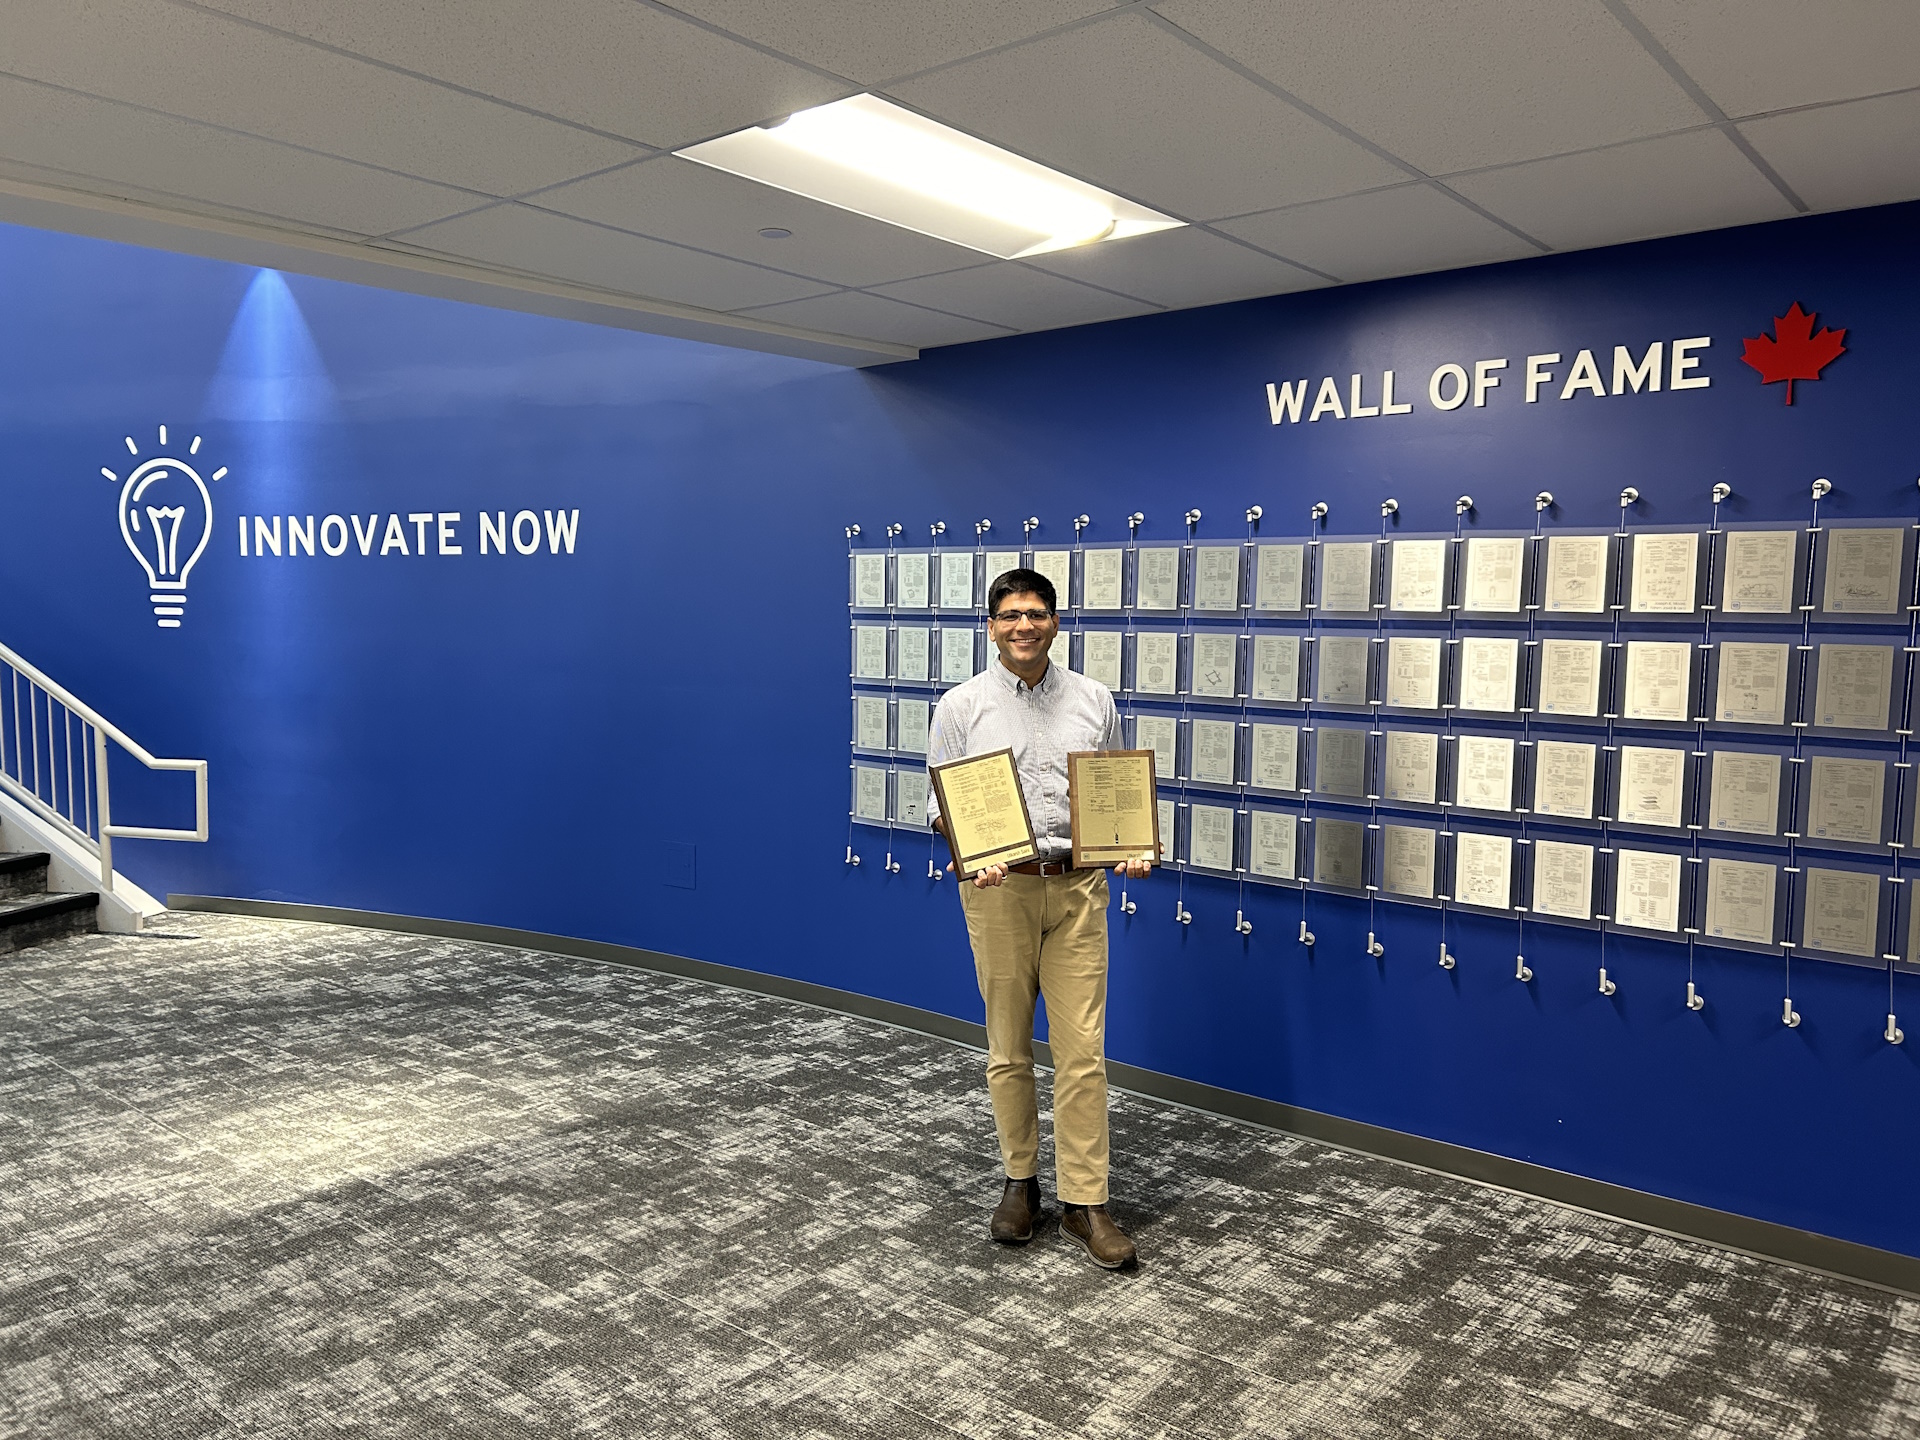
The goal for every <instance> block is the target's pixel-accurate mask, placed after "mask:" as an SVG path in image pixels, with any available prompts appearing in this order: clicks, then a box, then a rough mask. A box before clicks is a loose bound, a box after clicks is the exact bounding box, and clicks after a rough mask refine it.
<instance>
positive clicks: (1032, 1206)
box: [987, 1175, 1040, 1245]
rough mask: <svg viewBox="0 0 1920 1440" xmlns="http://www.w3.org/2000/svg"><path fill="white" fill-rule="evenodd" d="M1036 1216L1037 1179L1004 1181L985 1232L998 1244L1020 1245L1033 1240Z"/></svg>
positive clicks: (1038, 1200) (1038, 1194)
mask: <svg viewBox="0 0 1920 1440" xmlns="http://www.w3.org/2000/svg"><path fill="white" fill-rule="evenodd" d="M1039 1218H1040V1178H1039V1177H1038V1176H1037V1175H1030V1176H1028V1177H1027V1178H1026V1179H1025V1180H1009V1181H1007V1189H1006V1193H1005V1194H1003V1195H1002V1196H1001V1197H1000V1203H999V1204H998V1205H996V1206H994V1207H993V1219H992V1220H991V1221H989V1222H988V1224H987V1234H989V1235H991V1236H992V1237H993V1238H994V1239H995V1240H996V1241H998V1242H999V1243H1000V1244H1002V1245H1024V1244H1026V1243H1027V1242H1028V1241H1029V1240H1031V1239H1033V1222H1034V1221H1035V1220H1037V1219H1039Z"/></svg>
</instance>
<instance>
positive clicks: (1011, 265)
mask: <svg viewBox="0 0 1920 1440" xmlns="http://www.w3.org/2000/svg"><path fill="white" fill-rule="evenodd" d="M880 293H881V294H883V295H891V296H893V297H894V298H896V299H899V300H905V301H907V302H909V303H910V304H914V305H926V306H930V307H931V308H933V309H935V310H946V311H948V312H950V313H952V314H955V315H967V316H971V317H972V318H973V319H975V320H985V321H987V322H988V323H989V324H993V325H1006V326H1009V327H1011V328H1013V329H1016V330H1051V329H1053V328H1054V327H1056V326H1059V325H1085V324H1087V323H1088V322H1089V321H1093V320H1116V319H1118V318H1119V317H1121V316H1122V315H1142V314H1145V313H1146V312H1147V311H1149V310H1157V309H1159V308H1160V307H1159V306H1157V305H1155V304H1153V303H1152V302H1150V301H1146V300H1136V299H1130V298H1128V297H1127V296H1124V295H1112V294H1109V293H1107V292H1106V291H1105V290H1095V289H1094V288H1093V287H1091V286H1089V285H1081V284H1079V283H1078V282H1076V281H1073V280H1063V279H1061V278H1060V277H1059V276H1058V275H1048V274H1045V273H1043V272H1042V271H1039V270H1035V269H1032V268H1031V267H1029V266H1026V265H1023V264H1021V263H1020V262H1019V261H1017V260H996V261H994V262H992V263H991V264H987V265H977V266H975V267H974V268H973V269H971V270H955V271H952V272H950V273H948V274H945V275H927V276H923V277H922V278H920V279H918V280H904V281H901V282H900V283H899V284H897V285H883V286H881V287H880Z"/></svg>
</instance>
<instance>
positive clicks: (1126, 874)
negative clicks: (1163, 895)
mask: <svg viewBox="0 0 1920 1440" xmlns="http://www.w3.org/2000/svg"><path fill="white" fill-rule="evenodd" d="M1113 873H1114V874H1116V875H1118V876H1119V877H1120V878H1121V879H1123V880H1144V879H1146V878H1147V876H1149V875H1151V874H1152V873H1153V862H1152V861H1151V860H1123V861H1122V862H1121V863H1120V864H1118V865H1116V866H1114V867H1113Z"/></svg>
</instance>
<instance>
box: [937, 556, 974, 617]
mask: <svg viewBox="0 0 1920 1440" xmlns="http://www.w3.org/2000/svg"><path fill="white" fill-rule="evenodd" d="M940 608H941V609H942V610H971V609H972V608H973V556H972V554H971V553H970V552H968V551H965V550H946V551H942V552H941V555H940Z"/></svg>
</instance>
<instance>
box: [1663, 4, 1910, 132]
mask: <svg viewBox="0 0 1920 1440" xmlns="http://www.w3.org/2000/svg"><path fill="white" fill-rule="evenodd" d="M1628 5H1629V8H1630V9H1631V10H1632V11H1633V13H1634V14H1635V15H1637V16H1639V17H1640V20H1641V21H1642V23H1644V24H1645V25H1646V27H1647V29H1649V30H1650V31H1652V32H1653V35H1654V37H1655V38H1656V39H1657V40H1659V42H1660V43H1661V44H1662V45H1664V46H1665V47H1666V49H1667V53H1668V54H1670V55H1672V56H1673V58H1674V59H1675V60H1677V61H1679V62H1680V65H1681V68H1682V69H1684V70H1685V71H1686V72H1687V74H1689V75H1690V76H1692V77H1693V78H1694V80H1696V81H1697V82H1698V83H1699V85H1700V88H1701V89H1702V90H1705V91H1706V92H1707V94H1708V95H1709V96H1710V97H1712V99H1713V102H1714V103H1715V104H1716V105H1718V106H1719V107H1720V108H1721V109H1722V110H1724V111H1726V112H1727V113H1728V114H1729V115H1756V114H1759V113H1761V112H1762V111H1767V110H1780V109H1784V108H1786V107H1787V106H1790V105H1815V104H1819V103H1820V102H1822V101H1828V100H1850V99H1853V98H1854V97H1856V96H1862V95H1876V94H1880V93H1883V92H1885V91H1888V90H1904V89H1908V88H1911V87H1913V86H1916V85H1920V5H1916V4H1915V3H1914V0H1846V3H1844V4H1836V3H1833V0H1828V3H1826V4H1809V3H1808V0H1628Z"/></svg>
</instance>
